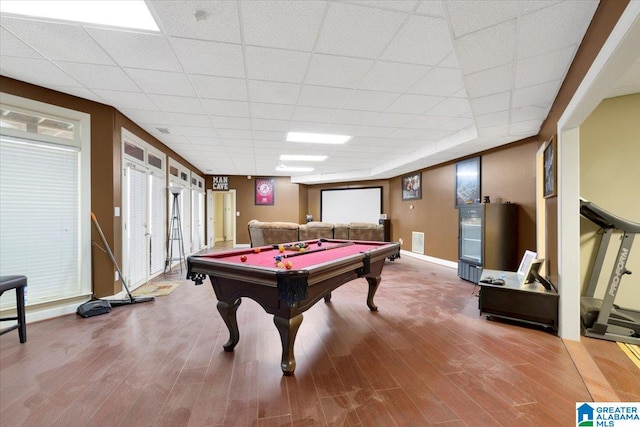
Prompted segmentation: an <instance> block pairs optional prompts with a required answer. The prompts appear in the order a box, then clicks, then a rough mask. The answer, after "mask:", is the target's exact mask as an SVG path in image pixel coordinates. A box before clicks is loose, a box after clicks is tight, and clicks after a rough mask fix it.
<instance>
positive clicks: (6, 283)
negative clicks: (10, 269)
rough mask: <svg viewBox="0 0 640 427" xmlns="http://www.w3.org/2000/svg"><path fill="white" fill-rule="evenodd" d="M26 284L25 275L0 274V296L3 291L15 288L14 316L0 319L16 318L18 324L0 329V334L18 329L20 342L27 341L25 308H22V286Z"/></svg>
mask: <svg viewBox="0 0 640 427" xmlns="http://www.w3.org/2000/svg"><path fill="white" fill-rule="evenodd" d="M25 286H27V277H26V276H0V296H1V295H2V294H3V293H4V291H8V290H10V289H15V290H16V311H17V316H16V317H3V318H0V321H6V320H16V321H17V322H18V324H16V325H13V326H10V327H8V328H5V329H2V330H0V335H2V334H6V333H7V332H9V331H13V330H14V329H17V330H18V335H19V336H20V342H21V343H24V342H27V322H26V319H25V308H24V288H25Z"/></svg>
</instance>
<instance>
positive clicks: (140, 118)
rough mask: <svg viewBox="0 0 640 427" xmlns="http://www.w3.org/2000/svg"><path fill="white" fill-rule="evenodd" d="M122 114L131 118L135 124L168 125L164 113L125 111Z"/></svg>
mask: <svg viewBox="0 0 640 427" xmlns="http://www.w3.org/2000/svg"><path fill="white" fill-rule="evenodd" d="M121 111H122V114H124V115H125V116H127V117H129V118H130V119H131V120H133V121H134V122H136V123H138V124H141V123H167V122H168V120H169V119H168V118H167V116H166V114H164V113H163V112H162V111H147V110H134V109H123V110H121Z"/></svg>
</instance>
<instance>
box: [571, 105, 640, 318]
mask: <svg viewBox="0 0 640 427" xmlns="http://www.w3.org/2000/svg"><path fill="white" fill-rule="evenodd" d="M639 117H640V94H635V95H628V96H621V97H617V98H610V99H605V100H604V101H602V103H601V104H600V105H599V106H598V107H597V108H596V109H595V110H594V111H593V113H591V115H590V116H589V117H588V118H587V120H585V121H584V123H583V124H582V126H580V195H581V197H583V198H585V199H587V200H590V201H592V202H593V203H595V204H596V205H598V206H600V207H601V208H603V209H605V210H607V211H609V212H611V213H612V214H614V215H617V216H619V217H622V218H624V219H626V220H628V221H633V222H635V223H640V190H638V183H639V182H640V167H638V160H640V120H638V118H639ZM597 231H598V226H596V225H595V224H593V223H592V222H590V221H588V220H586V219H584V218H581V221H580V234H581V236H580V263H581V272H580V277H581V279H582V286H583V294H584V291H585V288H586V285H587V283H586V276H587V273H588V274H591V269H592V267H593V262H594V259H595V256H596V252H597V249H598V248H597V245H598V244H599V241H600V239H599V236H598V235H597V234H596V232H597ZM619 238H620V234H614V236H613V237H612V238H611V242H610V245H609V249H608V251H607V259H606V260H605V264H604V266H603V268H602V272H601V274H600V280H599V282H598V289H597V291H596V296H598V297H602V295H603V294H604V291H605V289H606V286H607V283H608V281H609V276H610V275H611V271H612V269H613V264H614V261H615V257H616V254H617V251H618V248H619V247H620V240H619ZM627 269H628V270H630V271H633V272H634V274H633V275H630V276H629V275H627V276H624V277H623V279H622V280H621V282H620V283H621V284H620V287H619V288H618V294H617V296H616V304H619V305H621V306H623V307H630V308H634V309H636V310H640V286H638V285H639V284H640V280H639V279H638V274H640V238H637V239H635V240H634V244H633V246H632V248H631V252H630V254H629V258H628V260H627Z"/></svg>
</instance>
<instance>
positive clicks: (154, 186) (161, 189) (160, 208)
mask: <svg viewBox="0 0 640 427" xmlns="http://www.w3.org/2000/svg"><path fill="white" fill-rule="evenodd" d="M150 180H151V230H150V232H151V260H150V264H151V265H150V273H151V275H155V274H156V273H159V272H161V271H162V270H163V269H164V262H165V258H166V254H165V251H166V243H167V240H166V236H165V229H166V225H165V224H166V217H165V212H166V211H165V195H166V193H167V189H166V182H165V178H164V176H162V175H161V174H159V173H153V174H151V178H150Z"/></svg>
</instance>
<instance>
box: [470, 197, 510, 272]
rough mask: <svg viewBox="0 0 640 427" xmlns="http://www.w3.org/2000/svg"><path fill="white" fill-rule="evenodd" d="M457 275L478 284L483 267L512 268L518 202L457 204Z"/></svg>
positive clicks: (506, 269)
mask: <svg viewBox="0 0 640 427" xmlns="http://www.w3.org/2000/svg"><path fill="white" fill-rule="evenodd" d="M458 212H459V231H458V276H459V277H460V278H462V279H464V280H468V281H470V282H473V283H478V280H480V276H481V275H482V269H483V268H490V269H492V270H505V271H515V269H516V268H517V267H518V266H517V262H518V259H519V255H518V253H517V249H518V238H517V236H518V233H517V213H518V209H517V205H516V204H513V203H483V204H473V205H465V206H460V207H459V208H458Z"/></svg>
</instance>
